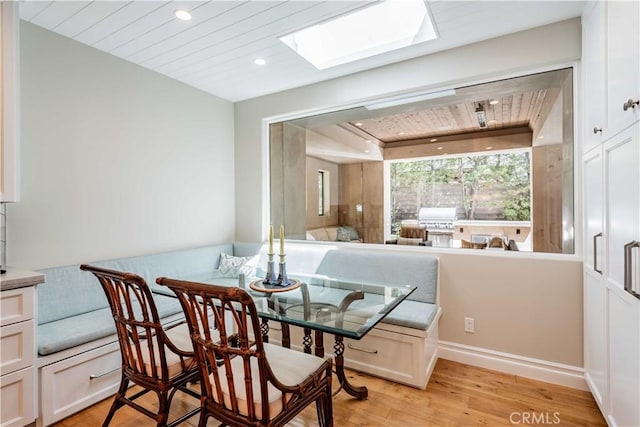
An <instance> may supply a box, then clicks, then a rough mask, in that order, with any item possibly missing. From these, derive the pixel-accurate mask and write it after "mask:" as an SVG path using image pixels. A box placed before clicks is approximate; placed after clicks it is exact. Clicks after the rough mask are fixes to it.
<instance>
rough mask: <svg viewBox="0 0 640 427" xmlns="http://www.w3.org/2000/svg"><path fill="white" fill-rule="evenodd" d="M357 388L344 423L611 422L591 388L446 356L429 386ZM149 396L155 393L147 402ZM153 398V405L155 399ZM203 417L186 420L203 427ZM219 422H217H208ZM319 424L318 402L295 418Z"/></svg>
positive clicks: (120, 422)
mask: <svg viewBox="0 0 640 427" xmlns="http://www.w3.org/2000/svg"><path fill="white" fill-rule="evenodd" d="M348 375H349V377H350V378H351V381H352V383H353V384H354V385H366V386H367V387H368V388H369V399H368V400H366V401H358V400H354V399H352V398H351V397H350V396H348V395H347V394H346V393H344V392H340V393H338V394H337V395H336V396H335V397H334V400H333V414H334V425H335V426H336V427H355V426H380V427H395V426H397V427H413V426H416V427H418V426H505V425H519V426H526V425H559V426H606V423H605V421H604V419H603V417H602V415H601V414H600V412H599V410H598V408H597V406H596V403H595V401H594V400H593V398H592V396H591V394H590V393H588V392H585V391H580V390H575V389H571V388H567V387H562V386H557V385H554V384H549V383H544V382H540V381H534V380H530V379H527V378H522V377H519V376H515V375H508V374H503V373H500V372H495V371H490V370H487V369H483V368H477V367H474V366H469V365H464V364H461V363H456V362H451V361H448V360H443V359H440V360H438V363H437V364H436V367H435V370H434V372H433V375H432V376H431V380H430V381H429V385H428V386H427V389H426V390H418V389H415V388H411V387H406V386H403V385H400V384H395V383H392V382H389V381H385V380H382V379H379V378H375V377H370V376H367V375H364V374H360V373H357V372H353V371H348ZM147 396H148V397H149V398H148V399H147ZM147 396H145V399H147V400H146V401H147V402H149V403H150V404H151V402H153V400H154V398H153V397H152V396H149V395H147ZM183 396H184V395H183V394H181V393H179V394H178V395H177V396H176V398H177V400H176V401H175V402H174V403H173V405H172V414H176V416H177V414H182V413H184V411H186V410H187V409H190V408H192V407H193V405H196V404H197V403H198V402H197V400H195V399H193V398H191V397H188V396H187V397H184V398H183ZM110 405H111V399H110V398H109V399H107V400H105V401H102V402H100V403H98V404H96V405H94V406H92V407H90V408H88V409H86V410H84V411H82V412H80V413H78V414H76V415H73V416H72V417H69V418H67V419H66V420H63V421H61V422H60V423H58V424H57V426H58V427H91V426H100V425H101V424H102V421H103V420H104V417H105V415H106V414H107V412H108V410H109V406H110ZM197 418H198V417H197V416H196V417H193V418H191V419H190V420H188V421H187V422H186V423H184V425H185V427H187V426H197V423H198V419H197ZM111 425H112V426H114V427H144V426H153V425H154V423H153V422H152V421H151V420H150V419H149V418H146V417H144V416H142V415H140V414H138V413H137V412H135V411H134V410H132V409H131V408H122V409H120V410H119V411H118V412H117V413H116V415H115V417H114V419H113V421H112V423H111ZM215 425H218V424H217V423H215V422H214V421H213V420H209V424H208V426H215ZM290 425H291V426H294V427H302V426H317V425H318V423H317V419H316V413H315V406H314V405H312V406H310V407H309V408H307V409H306V410H305V411H304V412H303V413H302V414H301V415H300V416H299V417H297V418H296V419H295V420H294V421H293V422H291V423H290Z"/></svg>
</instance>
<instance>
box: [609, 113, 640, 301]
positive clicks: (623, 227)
mask: <svg viewBox="0 0 640 427" xmlns="http://www.w3.org/2000/svg"><path fill="white" fill-rule="evenodd" d="M604 159H605V197H606V199H605V206H606V210H605V230H604V234H605V240H606V242H607V244H606V245H607V246H606V249H605V254H606V263H605V269H604V271H605V278H606V280H607V283H608V284H609V286H616V287H618V288H619V289H624V256H625V245H627V244H628V243H630V242H632V241H634V240H640V124H636V125H634V126H632V127H630V128H628V129H626V130H625V131H623V132H621V133H620V134H618V135H616V136H615V137H614V138H611V139H610V140H609V141H607V142H606V143H605V145H604Z"/></svg>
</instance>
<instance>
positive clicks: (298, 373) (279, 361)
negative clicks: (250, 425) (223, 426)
mask: <svg viewBox="0 0 640 427" xmlns="http://www.w3.org/2000/svg"><path fill="white" fill-rule="evenodd" d="M264 350H265V353H266V356H267V359H268V360H269V365H270V366H271V369H272V370H273V373H274V374H275V376H276V378H278V380H280V381H281V382H282V383H284V384H286V385H295V384H300V383H302V382H303V381H304V380H305V379H306V378H308V377H309V376H311V374H313V373H314V372H315V371H317V370H318V369H319V368H320V366H322V364H323V363H324V359H322V358H320V357H317V356H313V355H310V354H306V353H300V352H298V351H295V350H290V349H288V348H284V347H280V346H277V345H273V344H269V343H264ZM242 364H243V360H242V358H241V357H235V358H233V359H232V361H231V368H232V370H236V372H242V369H243V367H242ZM218 372H219V376H220V382H221V388H222V389H223V393H224V403H225V405H226V406H227V407H231V397H230V394H229V386H228V383H227V381H226V370H225V367H224V366H220V367H219V368H218ZM251 372H252V375H251V381H252V389H253V390H254V396H253V403H254V410H255V413H256V416H257V417H258V418H260V417H262V406H261V405H262V399H261V396H260V393H257V392H255V391H256V390H260V374H259V372H258V360H257V359H256V358H255V357H252V358H251ZM233 379H234V388H235V394H236V398H237V400H238V410H239V411H240V413H241V414H243V415H248V410H247V394H246V388H245V383H244V378H242V376H241V375H234V376H233ZM209 380H210V381H211V382H212V383H213V374H211V375H210V376H209ZM268 396H269V418H270V419H272V418H273V417H275V416H276V415H278V414H279V413H280V412H281V411H282V409H283V408H282V393H281V391H280V390H278V389H277V388H276V387H274V386H273V385H272V384H269V385H268ZM214 399H215V397H214ZM215 400H216V401H217V399H215Z"/></svg>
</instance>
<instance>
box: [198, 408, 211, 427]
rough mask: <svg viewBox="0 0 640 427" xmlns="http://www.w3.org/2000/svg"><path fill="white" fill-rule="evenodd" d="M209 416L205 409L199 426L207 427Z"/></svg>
mask: <svg viewBox="0 0 640 427" xmlns="http://www.w3.org/2000/svg"><path fill="white" fill-rule="evenodd" d="M208 419H209V416H208V415H207V414H206V413H205V411H201V412H200V420H199V421H198V427H207V420H208Z"/></svg>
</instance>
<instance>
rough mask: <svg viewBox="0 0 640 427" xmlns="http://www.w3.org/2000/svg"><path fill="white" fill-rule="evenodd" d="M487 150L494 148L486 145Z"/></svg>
mask: <svg viewBox="0 0 640 427" xmlns="http://www.w3.org/2000/svg"><path fill="white" fill-rule="evenodd" d="M485 150H493V147H486V148H485Z"/></svg>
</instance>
